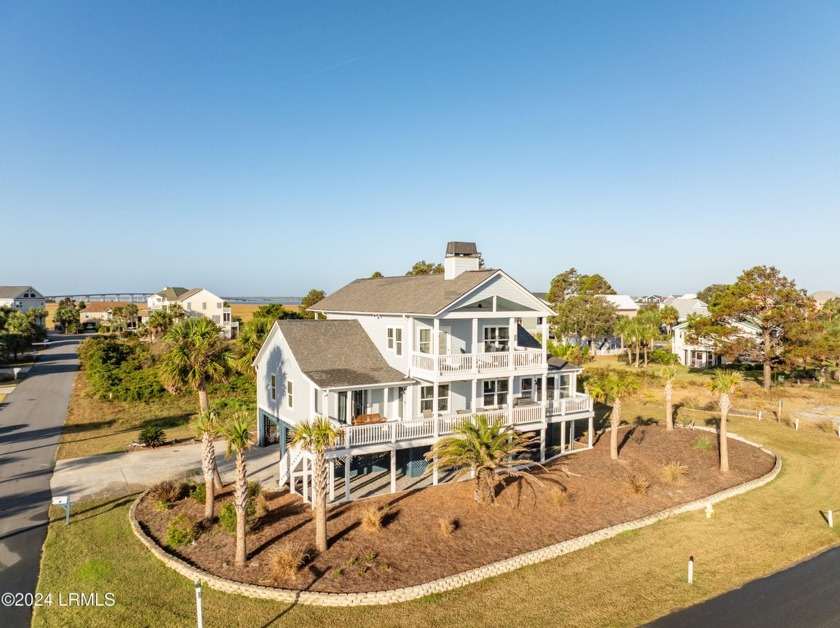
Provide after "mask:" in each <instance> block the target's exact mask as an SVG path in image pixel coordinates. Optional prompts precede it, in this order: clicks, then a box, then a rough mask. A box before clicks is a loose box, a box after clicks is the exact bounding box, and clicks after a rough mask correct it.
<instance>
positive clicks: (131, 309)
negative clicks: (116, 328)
mask: <svg viewBox="0 0 840 628" xmlns="http://www.w3.org/2000/svg"><path fill="white" fill-rule="evenodd" d="M123 312H124V314H125V318H126V321H127V322H128V328H129V329H136V328H137V315H138V314H139V313H140V310H138V309H137V304H136V303H127V304H126V305H125V306H124V307H123Z"/></svg>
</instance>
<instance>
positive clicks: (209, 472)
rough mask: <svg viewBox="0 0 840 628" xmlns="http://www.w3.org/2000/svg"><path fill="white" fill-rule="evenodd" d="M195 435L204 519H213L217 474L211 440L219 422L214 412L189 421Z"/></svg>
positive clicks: (214, 449)
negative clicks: (199, 442)
mask: <svg viewBox="0 0 840 628" xmlns="http://www.w3.org/2000/svg"><path fill="white" fill-rule="evenodd" d="M190 427H192V429H193V432H195V435H196V436H198V437H200V438H201V468H202V470H203V471H204V489H205V490H204V494H205V498H204V518H205V519H206V520H208V521H209V520H211V519H212V518H213V503H214V501H215V498H216V494H215V487H214V486H213V483H214V480H215V476H216V474H218V472H219V471H218V469H217V468H216V447H215V445H214V444H213V439H214V438H215V437H216V436H218V435H219V429H220V428H219V420H218V417H217V416H216V413H215V412H212V411H211V412H202V413H201V414H197V415H195V416H194V417H193V418H192V420H191V421H190Z"/></svg>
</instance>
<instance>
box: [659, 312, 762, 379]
mask: <svg viewBox="0 0 840 628" xmlns="http://www.w3.org/2000/svg"><path fill="white" fill-rule="evenodd" d="M701 303H702V301H701ZM734 326H735V327H737V328H738V330H739V331H738V335H739V336H745V337H753V338H758V336H759V334H760V332H761V330H760V329H759V328H758V327H757V326H756V325H754V324H753V323H750V322H748V321H739V322H737V323H735V324H734ZM673 332H674V338H673V339H672V341H671V351H672V352H673V353H675V354H676V355H677V357H678V358H679V361H680V364H682V365H683V366H688V367H690V368H709V367H711V366H718V365H721V364H726V360H725V359H724V357H723V356H722V355H720V354H719V353H717V351H715V347H714V344H712V343H711V342H709V341H706V340H698V341H697V342H696V343H691V342H689V340H688V322H687V321H684V322H682V323H679V324H678V325H674V328H673Z"/></svg>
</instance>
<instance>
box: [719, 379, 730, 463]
mask: <svg viewBox="0 0 840 628" xmlns="http://www.w3.org/2000/svg"><path fill="white" fill-rule="evenodd" d="M728 415H729V394H728V393H723V394H721V396H720V472H721V473H729V446H728V443H727V441H726V418H727V416H728Z"/></svg>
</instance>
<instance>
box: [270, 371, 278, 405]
mask: <svg viewBox="0 0 840 628" xmlns="http://www.w3.org/2000/svg"><path fill="white" fill-rule="evenodd" d="M269 388H270V389H271V400H272V401H277V376H276V375H272V376H271V384H270V385H269Z"/></svg>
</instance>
